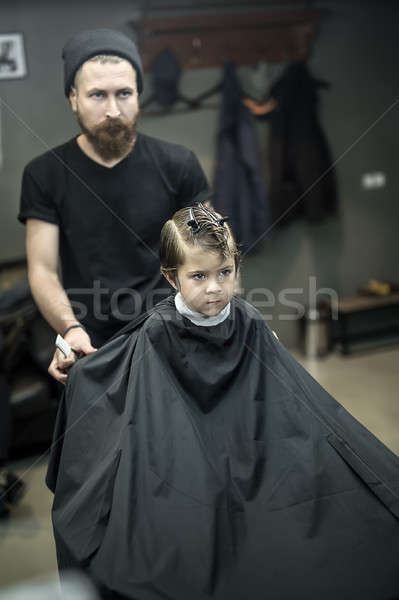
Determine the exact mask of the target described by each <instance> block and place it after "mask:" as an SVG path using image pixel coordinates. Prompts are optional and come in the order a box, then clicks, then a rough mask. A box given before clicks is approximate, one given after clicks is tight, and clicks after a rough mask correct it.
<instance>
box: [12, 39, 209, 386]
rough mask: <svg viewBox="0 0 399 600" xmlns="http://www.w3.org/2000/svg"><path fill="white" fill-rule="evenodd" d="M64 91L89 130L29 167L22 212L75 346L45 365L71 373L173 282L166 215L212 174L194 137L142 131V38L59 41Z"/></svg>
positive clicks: (202, 191) (199, 193)
mask: <svg viewBox="0 0 399 600" xmlns="http://www.w3.org/2000/svg"><path fill="white" fill-rule="evenodd" d="M63 59H64V67H65V69H64V72H65V94H66V96H67V97H68V98H69V101H70V104H71V107H72V110H73V111H74V112H75V113H76V115H77V119H78V122H79V125H80V128H81V131H82V133H81V134H80V135H79V136H78V137H74V138H73V139H72V140H70V141H68V142H67V143H65V144H63V145H61V146H58V147H57V148H55V149H53V150H50V151H48V152H46V153H45V154H43V155H41V156H39V157H38V158H35V159H34V160H33V161H31V162H30V163H29V164H28V165H27V167H26V168H25V171H24V175H23V181H22V193H21V208H20V213H19V219H20V221H21V222H23V223H26V226H27V227H26V248H27V260H28V276H29V282H30V286H31V290H32V294H33V296H34V298H35V300H36V303H37V305H38V307H39V309H40V310H41V312H42V314H43V315H44V317H45V319H46V320H47V321H48V322H49V323H50V325H51V326H52V327H53V329H54V330H55V331H56V332H57V333H60V334H61V335H63V336H64V338H65V339H66V340H67V342H68V343H69V345H70V346H71V347H72V349H73V350H74V353H72V354H71V355H70V357H69V358H68V359H66V358H65V357H63V355H62V354H61V352H60V351H59V350H57V351H56V352H55V354H54V358H53V360H52V362H51V365H50V367H49V372H50V374H51V375H53V377H55V378H56V379H57V380H58V381H60V382H62V383H65V380H66V378H67V370H68V368H69V367H70V366H71V365H72V364H73V362H74V360H75V356H76V355H82V354H90V353H92V352H94V351H95V349H96V347H98V346H99V345H101V344H103V343H104V342H105V341H106V340H107V339H108V338H109V337H111V336H112V335H114V334H115V333H116V332H117V331H118V329H120V328H121V327H122V326H123V325H125V324H126V321H127V320H131V319H132V318H133V317H134V316H137V315H139V314H140V313H141V312H143V311H145V310H146V309H148V308H151V307H152V305H153V304H154V303H155V301H157V300H160V299H161V297H162V296H163V295H167V294H169V293H170V290H166V289H165V286H164V284H163V283H161V281H162V279H161V275H160V271H159V259H158V254H157V250H158V242H159V234H160V231H161V228H162V225H163V223H164V222H165V221H166V220H168V219H169V218H170V217H171V215H172V214H173V213H174V212H175V211H176V210H178V209H179V208H181V207H183V206H186V205H189V204H192V203H193V201H195V200H202V199H204V197H206V195H207V190H208V185H207V182H206V178H205V176H204V173H203V171H202V169H201V167H200V165H199V162H198V160H197V159H196V157H195V155H194V154H193V153H192V152H191V151H189V150H187V149H186V148H184V147H182V146H179V145H176V144H171V143H167V142H164V141H161V140H158V139H156V138H153V137H149V136H147V135H144V134H141V133H138V132H137V119H138V114H139V103H138V96H139V94H140V93H141V91H142V89H143V70H142V66H141V61H140V57H139V54H138V52H137V48H136V46H135V44H134V43H133V42H132V40H130V39H129V38H128V37H126V36H125V35H123V34H122V33H120V32H118V31H114V30H110V29H96V30H90V31H83V32H80V33H78V34H76V35H74V36H73V37H72V38H71V39H70V40H69V41H68V42H67V43H66V45H65V47H64V49H63Z"/></svg>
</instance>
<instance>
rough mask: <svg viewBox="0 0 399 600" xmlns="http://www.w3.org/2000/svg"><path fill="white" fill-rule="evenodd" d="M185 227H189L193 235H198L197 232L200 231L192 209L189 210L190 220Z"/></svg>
mask: <svg viewBox="0 0 399 600" xmlns="http://www.w3.org/2000/svg"><path fill="white" fill-rule="evenodd" d="M187 225H188V226H189V227H191V229H192V231H193V233H198V232H199V230H200V229H201V228H200V226H199V223H198V221H197V219H196V218H195V216H194V211H193V209H192V208H190V220H189V221H187Z"/></svg>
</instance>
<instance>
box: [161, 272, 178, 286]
mask: <svg viewBox="0 0 399 600" xmlns="http://www.w3.org/2000/svg"><path fill="white" fill-rule="evenodd" d="M161 273H162V275H163V276H164V277H165V279H166V280H167V281H168V282H169V283H170V285H171V286H172V287H174V288H175V290H177V285H176V282H175V273H176V271H165V270H164V269H161Z"/></svg>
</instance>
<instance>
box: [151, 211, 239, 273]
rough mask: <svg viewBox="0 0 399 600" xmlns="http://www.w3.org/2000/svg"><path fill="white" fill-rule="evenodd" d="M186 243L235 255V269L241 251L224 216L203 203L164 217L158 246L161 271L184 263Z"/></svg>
mask: <svg viewBox="0 0 399 600" xmlns="http://www.w3.org/2000/svg"><path fill="white" fill-rule="evenodd" d="M185 245H187V246H194V247H197V248H198V247H199V248H201V249H203V250H205V251H208V252H217V253H219V254H220V256H221V257H223V258H224V259H227V258H229V257H232V258H234V264H235V268H236V272H238V268H239V265H240V251H239V249H238V247H237V242H236V241H235V239H234V235H233V232H232V231H231V229H230V227H229V226H228V224H227V223H226V219H224V218H222V217H221V215H219V214H218V213H217V212H215V211H214V210H213V209H212V208H210V207H208V206H205V205H204V204H197V205H195V206H186V207H185V208H182V209H180V210H178V211H177V212H175V214H174V215H173V217H172V218H171V219H170V220H169V221H166V223H165V225H164V226H163V227H162V231H161V240H160V247H159V258H160V260H161V270H162V271H175V270H176V269H177V268H178V267H179V266H181V265H182V264H183V263H184V246H185Z"/></svg>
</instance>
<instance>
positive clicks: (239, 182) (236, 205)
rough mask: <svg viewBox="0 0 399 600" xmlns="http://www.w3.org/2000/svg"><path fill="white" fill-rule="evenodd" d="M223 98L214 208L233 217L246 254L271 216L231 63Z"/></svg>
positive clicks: (249, 120)
mask: <svg viewBox="0 0 399 600" xmlns="http://www.w3.org/2000/svg"><path fill="white" fill-rule="evenodd" d="M222 94H223V98H222V111H221V116H220V127H219V134H218V148H217V159H216V160H217V162H216V173H215V182H214V206H215V208H216V209H217V210H218V211H219V212H221V213H222V214H223V215H228V216H229V218H230V224H231V226H232V229H233V231H234V233H235V235H236V237H237V239H238V241H239V242H240V243H241V244H242V245H243V249H244V250H245V249H247V248H250V246H251V245H252V244H253V243H254V242H256V240H257V239H258V238H259V237H260V236H261V235H262V234H263V233H264V232H265V231H266V230H267V227H268V224H269V214H268V209H267V203H266V188H265V184H264V176H263V173H262V168H261V161H260V156H259V151H258V144H257V140H256V132H255V130H254V124H253V118H252V116H251V115H250V114H249V111H248V109H247V108H246V107H245V106H244V104H243V103H242V92H241V89H240V87H239V84H238V80H237V75H236V71H235V66H234V65H233V64H231V63H229V64H227V65H225V69H224V79H223V88H222Z"/></svg>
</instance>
